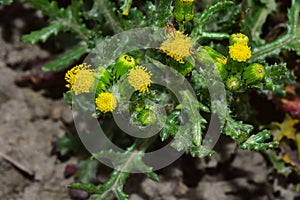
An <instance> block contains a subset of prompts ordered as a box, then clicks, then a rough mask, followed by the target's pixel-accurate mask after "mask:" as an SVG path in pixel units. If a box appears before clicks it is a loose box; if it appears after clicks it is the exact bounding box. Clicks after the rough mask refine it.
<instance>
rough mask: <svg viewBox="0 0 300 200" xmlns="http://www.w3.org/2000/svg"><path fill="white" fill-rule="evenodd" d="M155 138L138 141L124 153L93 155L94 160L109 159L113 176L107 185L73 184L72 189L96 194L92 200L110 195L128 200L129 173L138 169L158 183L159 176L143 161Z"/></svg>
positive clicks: (104, 152) (106, 152)
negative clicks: (126, 191)
mask: <svg viewBox="0 0 300 200" xmlns="http://www.w3.org/2000/svg"><path fill="white" fill-rule="evenodd" d="M155 138H156V137H153V138H150V139H147V140H146V141H144V140H136V142H135V143H134V144H133V145H132V146H130V147H129V148H127V150H126V151H125V152H122V153H121V152H115V151H113V150H108V151H101V152H98V153H95V154H93V158H98V159H100V158H102V159H103V158H104V159H109V160H111V162H112V163H113V165H114V167H115V170H114V171H113V173H112V174H111V176H110V178H109V180H108V181H107V182H106V183H105V184H103V185H98V186H92V185H90V184H82V183H74V184H71V186H70V187H71V188H73V189H80V190H84V191H87V192H90V193H94V195H92V196H91V198H90V199H95V200H98V199H107V197H108V195H109V194H114V195H115V197H117V199H119V200H126V199H128V195H127V194H126V193H125V192H124V191H123V187H124V184H125V181H126V179H127V178H128V176H129V172H131V171H132V170H133V169H134V170H136V169H138V170H140V171H141V172H143V173H145V174H146V175H147V176H148V177H150V178H152V179H153V180H156V181H158V176H157V175H156V174H155V173H154V172H153V170H152V167H149V166H147V165H146V164H145V163H144V162H143V160H142V159H143V156H144V152H145V151H146V149H147V147H148V146H149V145H150V144H151V143H152V142H153V141H154V140H155ZM138 148H139V150H138Z"/></svg>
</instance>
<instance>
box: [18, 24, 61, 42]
mask: <svg viewBox="0 0 300 200" xmlns="http://www.w3.org/2000/svg"><path fill="white" fill-rule="evenodd" d="M63 27H64V26H63V24H62V23H60V22H54V23H52V24H50V25H49V26H47V27H44V28H42V29H40V30H37V31H32V32H31V33H30V34H27V35H23V37H22V41H23V42H25V43H31V44H35V43H37V42H40V41H42V42H45V41H46V40H47V39H48V38H49V37H50V36H52V35H57V33H58V32H59V31H61V30H62V29H63Z"/></svg>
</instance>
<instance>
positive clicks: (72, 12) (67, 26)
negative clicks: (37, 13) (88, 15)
mask: <svg viewBox="0 0 300 200" xmlns="http://www.w3.org/2000/svg"><path fill="white" fill-rule="evenodd" d="M21 1H22V2H29V3H31V5H32V6H33V7H34V8H35V9H38V10H41V11H42V12H43V14H44V15H46V16H49V18H50V19H49V21H50V22H53V23H59V24H62V27H61V29H63V30H64V31H67V30H70V31H72V32H74V33H75V34H76V35H77V36H78V37H79V38H81V39H82V40H84V41H85V42H89V35H90V31H89V30H88V29H87V28H86V26H85V24H83V23H82V20H81V18H80V17H81V15H82V13H81V12H80V9H79V7H76V6H82V1H77V2H76V3H74V1H73V2H72V5H71V6H69V7H67V8H59V7H58V5H57V2H56V1H51V2H49V1H48V0H21ZM75 4H76V5H75ZM46 30H47V29H46ZM44 32H45V31H42V33H44Z"/></svg>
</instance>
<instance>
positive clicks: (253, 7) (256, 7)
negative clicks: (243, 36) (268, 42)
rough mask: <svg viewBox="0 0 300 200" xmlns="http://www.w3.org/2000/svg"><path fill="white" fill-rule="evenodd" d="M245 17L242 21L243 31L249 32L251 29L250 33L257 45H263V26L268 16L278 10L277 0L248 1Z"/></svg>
mask: <svg viewBox="0 0 300 200" xmlns="http://www.w3.org/2000/svg"><path fill="white" fill-rule="evenodd" d="M246 7H247V8H249V9H247V10H246V13H245V17H244V19H243V21H242V30H241V32H242V33H248V30H250V33H249V34H250V35H251V36H252V40H253V41H254V43H255V45H256V46H257V45H262V44H264V43H265V41H264V40H263V39H261V37H260V36H261V34H262V28H263V25H264V24H265V22H266V20H267V17H268V16H269V15H270V14H271V13H272V12H275V11H276V2H275V0H248V1H246ZM248 16H251V17H248Z"/></svg>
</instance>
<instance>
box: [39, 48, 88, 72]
mask: <svg viewBox="0 0 300 200" xmlns="http://www.w3.org/2000/svg"><path fill="white" fill-rule="evenodd" d="M88 51H89V49H88V47H87V46H82V45H78V46H75V47H73V48H71V49H69V50H67V51H66V52H65V53H64V54H63V55H61V56H60V57H59V58H57V59H56V60H53V61H50V62H49V63H47V64H46V65H44V66H43V68H42V69H43V70H44V71H57V70H62V69H65V68H68V67H69V65H70V64H72V63H73V62H74V61H75V60H77V59H79V58H80V57H81V56H82V55H84V54H85V53H87V52H88Z"/></svg>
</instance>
